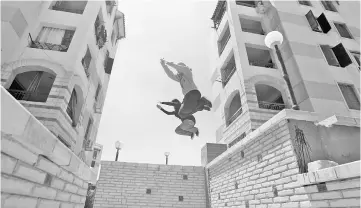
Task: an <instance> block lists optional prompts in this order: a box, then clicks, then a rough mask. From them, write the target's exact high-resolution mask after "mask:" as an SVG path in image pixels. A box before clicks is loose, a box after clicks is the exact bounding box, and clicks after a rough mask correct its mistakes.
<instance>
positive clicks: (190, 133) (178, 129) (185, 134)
mask: <svg viewBox="0 0 361 208" xmlns="http://www.w3.org/2000/svg"><path fill="white" fill-rule="evenodd" d="M181 125H182V124H181ZM181 125H179V126H178V127H177V128H176V129H175V133H176V134H179V135H182V136H190V137H191V136H192V135H193V133H192V132H189V131H186V130H183V129H182V128H181Z"/></svg>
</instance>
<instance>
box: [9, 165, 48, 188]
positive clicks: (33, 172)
mask: <svg viewBox="0 0 361 208" xmlns="http://www.w3.org/2000/svg"><path fill="white" fill-rule="evenodd" d="M14 175H15V176H18V177H20V178H23V179H26V180H29V181H33V182H36V183H40V184H43V183H44V181H45V177H46V173H45V172H43V171H40V170H38V169H36V168H34V167H33V166H30V165H27V164H25V163H20V162H18V164H17V166H16V167H15V170H14Z"/></svg>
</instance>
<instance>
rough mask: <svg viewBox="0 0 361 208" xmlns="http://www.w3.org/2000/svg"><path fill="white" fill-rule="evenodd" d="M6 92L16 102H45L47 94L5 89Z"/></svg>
mask: <svg viewBox="0 0 361 208" xmlns="http://www.w3.org/2000/svg"><path fill="white" fill-rule="evenodd" d="M7 91H8V92H9V93H10V94H11V95H12V96H13V97H14V98H15V99H17V100H25V101H39V102H40V101H43V102H45V101H46V99H47V97H48V96H47V95H48V94H47V93H41V92H36V91H35V92H32V91H24V90H14V89H7Z"/></svg>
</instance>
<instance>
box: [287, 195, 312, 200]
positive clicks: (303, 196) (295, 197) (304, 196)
mask: <svg viewBox="0 0 361 208" xmlns="http://www.w3.org/2000/svg"><path fill="white" fill-rule="evenodd" d="M290 200H291V201H305V200H310V198H309V197H308V196H307V195H306V194H303V195H294V196H291V197H290Z"/></svg>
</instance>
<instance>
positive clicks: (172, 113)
mask: <svg viewBox="0 0 361 208" xmlns="http://www.w3.org/2000/svg"><path fill="white" fill-rule="evenodd" d="M157 107H158V108H159V110H161V111H163V113H165V114H167V115H175V112H174V111H173V112H169V111H166V110H164V109H163V108H162V106H160V105H157Z"/></svg>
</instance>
